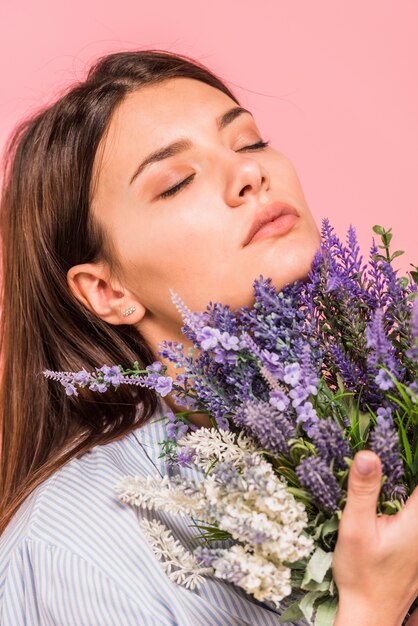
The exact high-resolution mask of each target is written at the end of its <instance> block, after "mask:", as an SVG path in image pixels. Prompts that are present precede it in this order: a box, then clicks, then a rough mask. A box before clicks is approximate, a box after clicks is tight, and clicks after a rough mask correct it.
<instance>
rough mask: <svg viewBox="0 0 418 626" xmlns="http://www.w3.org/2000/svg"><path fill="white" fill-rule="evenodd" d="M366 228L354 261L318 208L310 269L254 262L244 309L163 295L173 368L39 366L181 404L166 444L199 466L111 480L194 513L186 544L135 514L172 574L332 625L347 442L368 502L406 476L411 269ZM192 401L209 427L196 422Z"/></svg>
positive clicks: (410, 475) (147, 499)
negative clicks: (378, 480) (378, 467)
mask: <svg viewBox="0 0 418 626" xmlns="http://www.w3.org/2000/svg"><path fill="white" fill-rule="evenodd" d="M374 231H375V233H376V234H378V235H379V236H380V238H381V244H380V245H379V246H378V245H376V244H375V243H374V242H373V245H372V247H371V250H370V255H369V259H368V260H367V261H366V262H365V261H364V260H363V257H362V255H361V254H360V249H359V245H358V242H357V238H356V233H355V230H354V228H352V227H350V229H349V231H348V234H347V238H346V241H345V243H343V242H342V241H341V240H340V239H339V238H338V237H337V235H336V234H335V231H334V229H333V228H332V227H331V225H330V223H329V222H328V220H324V222H323V226H322V243H321V248H320V250H319V251H318V254H317V255H316V257H315V259H314V262H313V265H312V269H311V272H310V275H309V277H308V279H307V280H306V281H298V282H296V283H293V284H291V285H287V286H286V287H285V288H284V289H283V290H282V291H280V292H277V291H276V289H275V288H274V287H273V286H272V284H271V280H270V279H269V278H267V279H264V278H263V277H262V276H260V277H259V278H258V279H257V280H255V281H254V285H253V286H254V305H253V306H252V307H251V308H249V307H242V308H241V309H239V310H236V311H231V310H230V307H229V306H228V304H221V303H212V302H210V303H209V304H208V306H207V308H206V310H205V311H204V312H192V311H190V310H189V308H188V307H187V303H184V302H182V300H181V298H180V297H179V296H178V295H177V294H175V293H172V300H173V303H174V305H175V306H176V307H177V309H178V310H179V311H180V313H181V315H182V319H183V327H182V332H183V334H184V335H185V336H186V337H187V338H188V339H189V340H190V341H191V342H192V343H193V346H194V348H193V349H190V350H189V351H188V352H187V354H186V353H185V351H184V346H183V344H181V343H175V342H168V341H164V342H163V343H162V344H161V345H160V346H159V347H160V348H161V350H160V352H159V353H158V354H159V355H160V356H162V357H163V358H164V359H167V360H168V361H170V362H172V363H173V364H174V367H175V368H176V369H178V370H179V373H178V374H177V376H176V377H175V379H173V378H172V377H170V376H166V370H167V368H166V366H164V365H163V364H162V363H161V362H160V361H156V362H155V363H153V364H152V365H150V366H148V367H147V368H146V369H145V370H141V369H140V368H139V366H138V363H135V364H134V365H133V367H132V368H131V369H125V368H124V367H122V366H121V365H111V366H109V365H104V366H103V367H102V368H99V369H97V370H96V371H95V372H87V371H85V370H82V371H81V372H75V373H74V372H73V373H71V372H51V371H46V372H44V374H45V375H46V376H47V377H49V378H53V379H55V380H58V381H60V382H61V384H63V385H64V387H65V389H66V393H67V394H69V395H71V394H77V393H78V391H77V389H78V388H79V387H85V386H88V387H89V388H90V389H93V390H96V391H98V392H105V391H106V389H107V388H108V387H109V386H113V387H115V388H117V387H118V386H119V385H121V384H130V385H142V386H148V387H152V388H154V389H155V390H156V391H157V392H158V393H159V394H160V395H161V396H162V397H164V396H165V395H167V394H168V393H171V394H172V397H173V399H175V402H176V404H177V405H178V406H181V407H182V408H184V410H183V411H181V412H177V413H173V412H172V411H171V410H170V409H168V410H167V414H166V416H165V418H166V419H167V422H168V425H167V432H168V434H169V436H168V438H167V440H166V441H164V442H161V445H162V450H163V455H165V456H166V458H167V459H168V461H169V462H170V463H171V464H179V465H183V466H188V465H190V464H192V463H194V464H196V465H197V466H198V467H200V468H201V470H202V472H204V479H203V480H202V481H200V482H192V481H185V480H184V479H182V480H181V481H180V480H179V479H176V478H175V477H173V478H171V479H169V478H168V477H164V478H162V479H160V480H155V479H147V480H145V479H139V478H137V477H125V478H124V479H123V480H122V481H121V482H120V483H119V484H118V485H117V486H116V489H117V492H118V495H119V497H120V499H121V500H122V501H124V502H126V503H128V504H131V505H133V506H136V507H144V508H154V509H160V510H164V511H170V512H174V513H178V514H187V515H189V516H192V517H193V519H195V520H197V522H196V525H197V526H198V528H199V531H200V534H199V539H200V545H197V547H196V549H195V550H194V551H193V552H189V551H187V550H186V549H185V548H184V547H183V546H181V545H180V544H179V543H178V542H176V541H175V540H174V538H173V537H171V536H170V531H169V530H168V529H167V528H165V527H164V525H163V524H161V523H160V522H149V521H143V522H142V526H143V530H144V532H145V533H146V535H147V537H148V538H149V540H150V541H151V543H152V544H153V546H154V550H155V553H156V555H157V556H158V558H160V559H162V561H163V567H164V569H165V571H166V572H167V574H168V575H169V576H170V578H171V579H172V580H173V581H175V582H178V583H179V584H184V585H186V586H187V587H189V588H194V587H195V586H196V585H199V584H200V581H201V579H202V576H216V577H219V578H223V579H225V580H227V581H229V582H230V583H232V584H235V585H238V586H240V587H241V588H243V589H244V590H245V591H246V592H248V593H249V594H252V595H253V596H254V597H255V598H256V599H258V600H260V601H263V602H266V603H267V604H269V603H270V604H271V606H274V607H276V608H279V609H280V607H281V605H282V602H283V600H284V598H287V597H288V596H291V597H292V599H293V600H294V601H293V603H292V604H291V605H290V606H289V607H288V608H286V610H285V611H284V612H283V613H282V614H281V617H280V621H281V622H287V621H292V620H297V619H306V620H307V621H308V623H312V624H315V625H316V626H326V625H328V624H332V623H333V621H334V616H335V613H336V610H337V604H338V590H337V589H336V586H335V584H334V582H333V579H332V558H333V549H334V547H335V543H336V540H337V532H338V524H339V520H340V518H341V514H342V511H343V508H344V504H345V501H346V496H347V479H348V472H349V468H350V465H351V463H352V459H353V455H354V454H355V452H356V451H358V450H361V449H365V448H367V449H371V450H373V451H374V452H376V453H377V454H378V456H379V457H380V460H381V463H382V470H383V484H382V488H381V494H380V499H379V504H378V513H379V514H393V513H395V512H396V511H398V510H400V509H401V508H402V506H403V504H404V502H405V500H406V499H407V498H408V496H409V494H410V493H411V492H412V491H413V490H414V488H415V486H416V485H417V482H418V445H417V443H418V402H417V400H418V289H417V285H418V268H417V267H414V266H412V267H413V270H412V271H410V272H409V275H408V277H399V276H398V275H397V271H396V270H395V269H394V268H393V261H394V259H396V258H397V257H398V256H399V255H400V254H402V251H396V252H393V253H392V252H391V249H390V243H391V238H392V233H391V230H390V229H389V230H385V229H383V228H382V227H380V226H375V227H374ZM193 413H205V414H207V415H208V416H209V417H210V420H211V424H212V428H197V427H195V426H193V424H192V423H191V422H190V420H189V417H190V415H192V414H193ZM202 542H203V543H202Z"/></svg>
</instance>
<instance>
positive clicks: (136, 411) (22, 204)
mask: <svg viewBox="0 0 418 626" xmlns="http://www.w3.org/2000/svg"><path fill="white" fill-rule="evenodd" d="M175 77H186V78H193V79H196V80H200V81H202V82H204V83H207V84H209V85H211V86H213V87H215V88H216V89H219V90H221V91H223V92H224V93H226V94H227V95H228V96H229V97H230V98H232V99H233V100H234V101H235V102H236V103H237V104H239V103H238V100H237V99H236V97H235V96H234V95H233V94H232V93H231V92H230V90H229V89H228V88H227V87H226V85H225V84H224V83H223V82H222V81H221V80H220V79H219V78H218V77H217V76H216V75H214V74H213V73H212V72H210V71H209V70H208V69H207V68H205V67H204V66H203V65H201V64H200V63H198V62H197V61H195V60H193V59H190V58H189V57H186V56H182V55H176V54H172V53H169V52H166V51H160V50H145V51H144V50H142V51H141V50H140V51H133V52H132V51H131V52H120V53H115V54H110V55H108V56H105V57H103V58H101V59H99V60H98V61H97V62H96V63H95V65H94V66H93V67H92V68H91V69H90V71H89V73H88V75H87V78H86V80H85V81H84V82H81V83H78V84H77V85H75V86H73V87H72V88H71V89H70V90H69V91H67V92H66V93H65V94H64V95H63V96H62V97H61V98H60V99H59V100H58V101H56V102H55V103H54V104H52V105H51V106H49V107H47V108H45V109H43V110H42V111H41V112H39V113H37V114H36V115H35V116H33V117H31V118H30V119H28V120H26V121H24V122H23V123H22V124H21V125H20V126H19V127H18V128H17V129H16V130H15V131H14V133H13V134H12V136H11V139H10V141H9V144H8V147H7V150H6V153H5V166H4V183H3V192H2V201H1V236H2V241H3V252H2V256H3V281H2V282H3V284H2V322H1V349H2V363H3V365H2V380H1V387H0V393H1V399H0V406H1V409H0V410H1V413H0V415H1V417H0V419H1V429H2V451H1V458H0V534H1V533H2V532H3V530H4V529H5V527H6V525H7V524H8V522H9V521H10V519H11V517H12V516H13V514H14V513H15V512H16V510H17V508H18V507H19V506H20V504H21V503H22V502H23V501H24V499H25V498H26V497H27V496H28V495H29V494H30V493H31V492H32V491H33V490H34V489H35V488H36V487H37V486H38V485H39V484H40V483H41V482H43V481H44V480H45V479H46V478H47V477H48V476H50V475H51V474H52V473H53V472H55V471H56V470H58V469H59V468H60V467H61V466H62V465H64V464H65V463H66V462H67V461H69V460H70V459H71V458H73V457H75V456H79V455H81V454H83V453H84V452H86V451H87V450H89V449H90V448H92V447H93V446H96V445H99V444H104V443H108V442H110V441H112V440H115V439H118V438H120V437H122V436H123V435H125V434H127V433H128V432H130V431H131V430H133V429H134V428H137V427H138V426H140V425H141V424H142V423H144V422H145V421H146V420H148V419H149V418H150V417H151V416H152V414H153V413H154V412H155V410H156V408H157V406H158V397H157V396H156V394H155V392H154V391H152V390H149V389H144V388H134V387H128V386H126V387H125V388H122V387H121V388H120V389H119V390H118V391H117V392H111V391H110V390H109V391H108V392H107V393H106V394H105V395H104V396H103V397H101V396H100V395H99V394H96V395H94V396H93V394H92V392H89V390H88V389H87V388H86V389H84V390H83V393H80V395H79V396H78V397H76V396H70V397H69V396H66V395H65V393H64V392H63V389H62V387H61V386H60V385H59V384H58V383H56V382H54V381H50V380H46V379H45V378H44V377H43V374H42V372H43V370H44V369H51V370H65V371H78V370H80V369H82V368H86V369H87V370H88V371H92V370H94V368H96V367H101V366H102V365H103V364H113V363H115V364H118V363H121V364H129V363H132V362H133V361H135V360H137V361H139V363H140V364H141V365H142V366H143V367H145V366H146V365H148V364H150V363H152V361H154V360H155V359H156V355H155V354H153V352H152V350H151V348H150V347H149V346H148V345H147V343H146V342H145V340H144V338H143V337H142V336H141V334H140V333H139V332H138V331H137V330H136V329H135V328H134V327H133V326H130V325H121V326H113V325H110V324H107V323H105V322H103V321H102V320H100V319H99V318H98V317H96V316H94V315H93V314H92V313H90V311H89V310H88V309H87V308H85V307H84V306H83V305H82V304H80V303H79V302H78V301H77V300H76V299H75V298H74V296H73V295H72V294H71V292H70V289H69V287H68V284H67V279H66V275H67V272H68V270H69V269H70V267H72V266H73V265H77V264H79V263H89V262H96V261H99V260H106V261H107V262H108V263H110V264H111V263H112V258H111V246H110V245H109V242H107V240H106V234H105V233H104V232H102V230H101V229H100V228H99V226H98V224H97V223H95V222H93V220H92V216H91V212H90V201H91V197H92V190H93V187H94V181H93V180H92V178H93V177H92V171H93V162H94V159H95V155H96V152H97V148H98V145H99V142H100V140H101V138H102V137H103V136H104V134H105V132H106V129H107V127H108V125H109V121H110V118H111V115H112V113H113V112H114V110H115V108H116V107H117V106H118V105H119V104H120V103H121V102H122V100H123V99H124V97H125V96H126V95H127V94H128V93H130V92H132V91H134V90H136V89H139V88H141V87H142V86H144V85H150V84H154V83H157V82H161V81H163V80H167V79H170V78H175Z"/></svg>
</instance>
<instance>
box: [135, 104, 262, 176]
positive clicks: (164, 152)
mask: <svg viewBox="0 0 418 626" xmlns="http://www.w3.org/2000/svg"><path fill="white" fill-rule="evenodd" d="M243 113H249V114H250V115H251V116H252V113H251V111H248V110H247V109H244V108H243V107H234V108H232V109H229V111H226V113H223V114H222V115H221V116H220V117H218V118H217V119H216V125H217V127H218V130H219V131H221V130H223V129H224V128H225V127H226V126H228V125H229V124H231V123H232V122H233V121H234V120H235V119H236V118H237V117H239V116H240V115H242V114H243ZM192 146H193V144H192V142H191V141H190V140H189V139H180V140H178V141H173V142H172V143H170V144H168V145H167V146H164V147H163V148H160V149H159V150H156V151H155V152H152V153H151V154H149V155H148V156H147V157H146V158H145V159H144V160H143V161H142V162H141V163H140V165H139V166H138V167H137V168H136V170H135V172H134V174H133V176H132V178H131V180H130V183H129V184H130V185H132V183H133V181H134V180H135V178H137V176H139V175H140V174H141V173H142V172H143V171H144V170H145V169H146V168H147V167H148V166H149V165H151V163H156V162H157V161H162V160H163V159H168V158H170V157H172V156H175V155H176V154H180V153H181V152H184V151H185V150H190V148H192Z"/></svg>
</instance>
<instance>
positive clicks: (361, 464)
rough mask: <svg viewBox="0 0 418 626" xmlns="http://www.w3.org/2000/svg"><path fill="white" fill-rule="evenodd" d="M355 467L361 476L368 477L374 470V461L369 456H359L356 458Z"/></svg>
mask: <svg viewBox="0 0 418 626" xmlns="http://www.w3.org/2000/svg"><path fill="white" fill-rule="evenodd" d="M356 467H357V471H358V472H359V473H360V474H363V476H370V474H373V472H374V470H375V468H376V463H375V462H374V459H372V458H370V457H369V456H366V455H359V456H358V457H357V458H356Z"/></svg>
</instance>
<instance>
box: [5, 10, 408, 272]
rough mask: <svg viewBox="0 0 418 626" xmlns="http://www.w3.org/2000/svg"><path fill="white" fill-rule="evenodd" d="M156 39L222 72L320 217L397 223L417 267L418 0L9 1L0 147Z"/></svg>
mask: <svg viewBox="0 0 418 626" xmlns="http://www.w3.org/2000/svg"><path fill="white" fill-rule="evenodd" d="M135 48H160V49H166V50H170V51H174V52H180V53H183V54H187V55H189V56H192V57H195V58H197V59H199V60H200V61H201V62H203V63H205V64H206V65H208V66H209V68H211V69H213V70H214V71H215V72H217V73H218V74H220V76H221V77H223V78H224V79H225V80H226V81H228V82H229V85H230V86H231V87H232V89H233V91H235V93H236V95H237V96H238V99H240V100H241V102H242V104H243V106H246V107H250V108H251V110H252V111H253V112H254V114H255V117H256V120H257V122H258V124H259V127H260V130H261V132H262V133H264V136H265V138H267V139H270V140H271V141H272V143H273V145H275V147H277V148H278V149H279V150H280V151H281V152H284V153H285V154H286V155H287V156H288V157H289V158H290V159H291V160H292V161H293V163H294V164H295V166H296V169H297V171H298V173H299V177H300V179H301V182H302V186H303V188H304V190H305V194H306V197H307V200H308V203H309V205H310V207H311V209H312V211H313V212H314V214H315V216H316V218H317V220H321V219H322V217H324V216H329V217H330V218H331V219H332V222H333V223H334V224H335V226H336V227H337V229H338V231H339V233H340V234H345V230H346V228H347V227H348V225H349V223H350V222H352V223H353V224H354V225H356V227H357V230H358V233H359V236H360V241H361V244H362V246H363V248H364V250H365V251H367V248H368V244H369V242H370V240H371V227H372V225H373V224H375V223H379V224H382V225H384V226H386V227H389V226H393V228H394V232H395V237H394V245H395V246H396V248H402V249H404V250H405V251H406V254H405V255H404V257H401V258H400V259H399V261H398V264H399V267H400V268H401V269H402V271H405V270H406V269H408V268H409V263H410V262H414V263H418V250H417V241H418V237H417V225H418V217H417V209H418V180H417V179H418V171H417V170H418V168H417V165H418V158H417V150H418V2H416V0H402V1H401V2H399V0H368V1H365V0H350V1H349V0H346V1H342V0H315V1H312V0H298V1H297V2H294V1H292V0H210V1H208V0H165V1H162V0H147V2H145V1H141V0H117V1H115V0H71V2H70V1H69V0H59V1H57V0H26V1H25V2H23V1H22V0H2V2H1V4H0V72H1V77H2V90H1V95H0V145H1V146H3V144H4V142H5V140H6V137H7V135H8V134H9V132H10V131H11V129H12V128H13V126H14V125H15V124H16V123H17V121H18V120H20V119H21V118H22V117H23V116H25V115H26V114H27V113H29V112H30V111H31V110H33V109H36V108H37V107H38V106H39V105H40V104H42V103H47V102H48V101H50V100H51V98H52V97H53V96H54V95H55V94H56V93H57V92H58V91H59V90H60V89H62V88H63V87H65V86H66V85H68V84H69V83H71V82H73V81H74V80H76V79H79V78H82V77H83V76H84V72H85V70H86V68H87V67H88V66H89V64H90V62H91V61H93V60H94V59H95V58H96V57H97V56H99V55H101V54H104V53H107V52H111V51H117V50H121V49H135Z"/></svg>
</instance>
